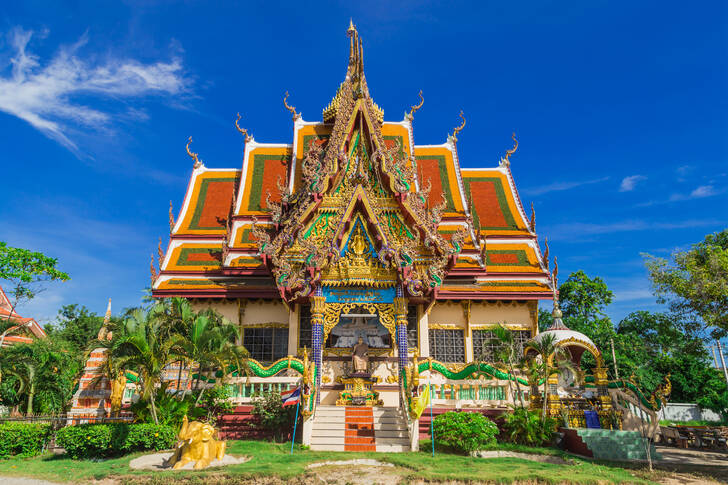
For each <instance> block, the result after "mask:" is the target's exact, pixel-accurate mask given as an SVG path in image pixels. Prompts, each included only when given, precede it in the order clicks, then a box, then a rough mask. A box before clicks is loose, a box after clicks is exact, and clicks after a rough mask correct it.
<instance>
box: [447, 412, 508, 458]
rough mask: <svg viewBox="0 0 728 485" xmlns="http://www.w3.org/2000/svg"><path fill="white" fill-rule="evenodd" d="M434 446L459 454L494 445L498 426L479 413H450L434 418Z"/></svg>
mask: <svg viewBox="0 0 728 485" xmlns="http://www.w3.org/2000/svg"><path fill="white" fill-rule="evenodd" d="M433 428H434V433H435V446H439V447H442V448H446V449H451V450H454V451H457V452H460V453H470V452H473V451H477V450H482V449H485V448H487V447H488V446H490V445H493V444H495V436H496V435H497V434H498V426H496V424H495V423H494V422H493V421H491V420H490V419H488V418H486V417H485V416H483V415H482V414H480V413H467V412H454V411H450V412H447V413H445V414H441V415H439V416H437V417H436V418H435V422H434V423H433Z"/></svg>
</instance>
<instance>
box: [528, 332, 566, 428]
mask: <svg viewBox="0 0 728 485" xmlns="http://www.w3.org/2000/svg"><path fill="white" fill-rule="evenodd" d="M526 347H527V348H529V349H532V350H534V351H535V352H536V353H537V354H538V355H539V356H540V357H541V364H542V366H541V367H533V366H532V367H530V369H531V371H533V370H535V369H539V368H540V369H541V370H542V372H543V375H542V376H541V378H542V379H543V397H542V401H543V410H542V412H541V417H542V418H544V419H545V418H546V402H547V401H548V398H549V386H548V380H549V377H551V376H552V375H554V374H558V373H560V372H561V370H562V369H566V368H569V369H573V367H572V366H571V365H570V364H571V362H570V360H569V358H570V355H569V352H568V351H567V350H566V349H565V348H563V347H559V346H558V345H557V342H556V336H555V335H553V334H546V335H543V336H542V337H541V338H540V339H538V340H536V339H534V340H531V341H530V342H528V344H526Z"/></svg>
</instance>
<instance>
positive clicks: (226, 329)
mask: <svg viewBox="0 0 728 485" xmlns="http://www.w3.org/2000/svg"><path fill="white" fill-rule="evenodd" d="M173 306H174V303H173ZM182 307H183V305H182ZM180 309H182V308H180ZM180 314H183V313H182V312H180ZM183 322H184V323H185V324H186V326H185V327H184V328H183V331H182V333H181V337H182V338H181V339H180V340H179V343H178V344H177V345H176V346H175V348H174V351H175V353H177V354H178V355H179V356H180V357H181V358H182V359H183V360H184V361H185V362H186V363H187V365H188V371H187V372H188V373H187V381H188V382H189V380H190V379H191V378H192V366H193V365H194V364H197V368H198V370H197V378H196V386H197V384H199V382H200V380H201V378H203V375H204V374H205V373H207V372H210V371H217V370H221V371H222V374H223V377H224V376H225V375H226V374H227V370H228V368H230V367H234V368H236V369H238V371H240V372H245V370H246V369H247V362H246V359H247V357H248V353H247V351H246V350H245V348H243V347H242V346H238V345H236V344H235V342H236V340H237V338H238V329H237V327H236V326H235V325H234V324H232V323H231V322H230V321H229V320H227V319H225V318H224V317H222V316H221V315H220V314H219V313H218V312H216V311H215V310H212V309H205V310H202V311H200V312H198V313H196V314H195V313H193V318H185V319H184V320H183ZM204 392H205V389H204V388H202V389H201V390H200V393H199V395H198V396H197V402H198V403H199V402H200V400H201V399H202V395H203V394H204ZM186 393H187V389H186V386H185V391H184V392H183V394H182V397H183V398H184V396H185V395H186Z"/></svg>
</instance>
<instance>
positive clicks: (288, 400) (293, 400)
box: [281, 387, 301, 407]
mask: <svg viewBox="0 0 728 485" xmlns="http://www.w3.org/2000/svg"><path fill="white" fill-rule="evenodd" d="M281 399H282V400H283V406H284V407H285V406H293V405H294V404H298V402H299V401H300V400H301V388H300V387H296V388H295V389H291V390H288V391H284V392H282V393H281Z"/></svg>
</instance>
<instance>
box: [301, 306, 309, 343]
mask: <svg viewBox="0 0 728 485" xmlns="http://www.w3.org/2000/svg"><path fill="white" fill-rule="evenodd" d="M299 308H300V312H299V317H298V348H299V349H302V348H304V347H307V348H309V349H310V348H311V307H310V306H309V305H301V306H300V307H299Z"/></svg>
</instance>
